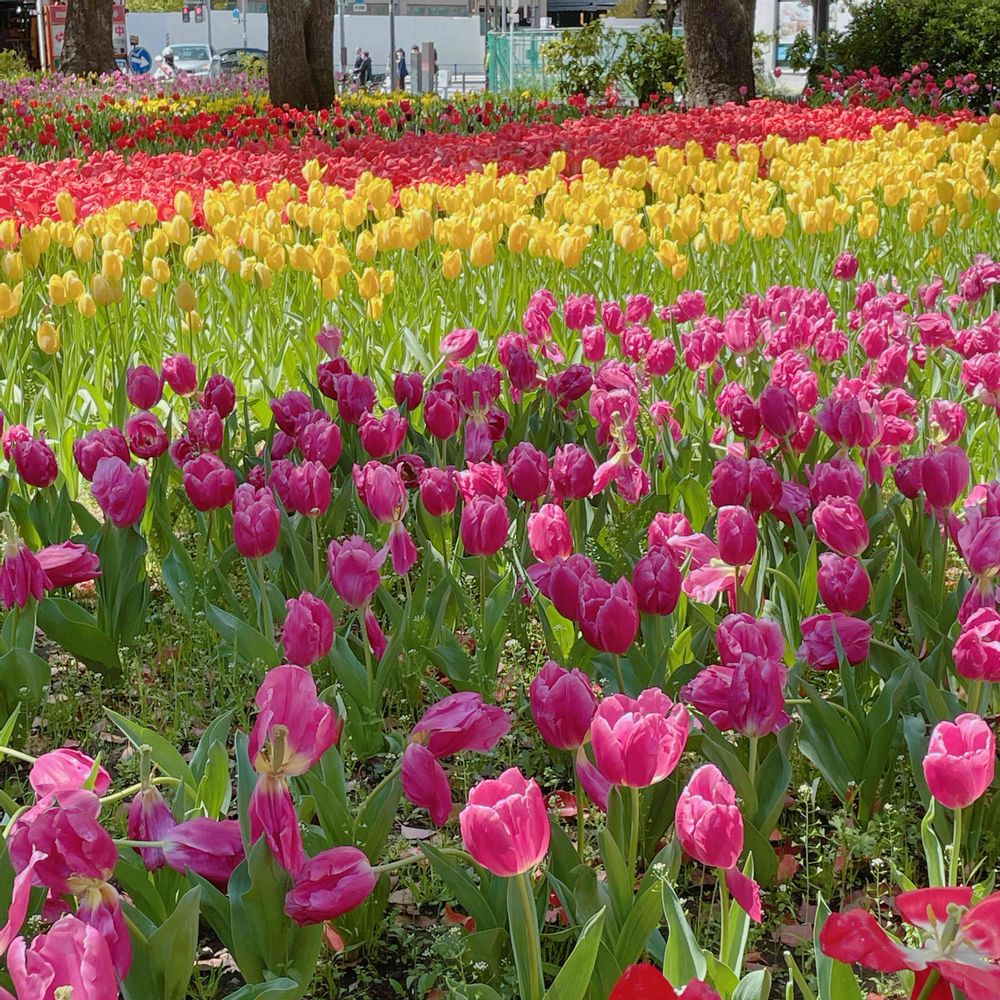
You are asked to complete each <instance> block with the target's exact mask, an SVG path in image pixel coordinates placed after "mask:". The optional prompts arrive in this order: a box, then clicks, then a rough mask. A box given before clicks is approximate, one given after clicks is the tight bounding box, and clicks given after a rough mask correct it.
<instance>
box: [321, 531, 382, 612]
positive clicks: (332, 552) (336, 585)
mask: <svg viewBox="0 0 1000 1000" xmlns="http://www.w3.org/2000/svg"><path fill="white" fill-rule="evenodd" d="M388 554H389V552H388V549H382V550H381V551H380V552H376V551H375V550H374V549H373V548H372V547H371V546H370V545H369V544H368V543H367V542H366V541H365V540H364V539H363V538H361V537H360V536H359V535H352V536H351V537H350V538H345V539H344V540H343V541H342V542H338V541H332V542H330V545H329V546H328V548H327V563H328V565H329V570H330V580H331V581H332V583H333V589H334V590H336V591H337V594H338V596H339V597H340V599H341V600H342V601H343V602H344V603H345V604H349V605H350V606H351V607H352V608H363V607H365V606H366V605H367V604H368V602H369V601H370V600H371V599H372V596H373V595H374V593H375V591H376V590H378V588H379V584H380V583H381V582H382V573H381V567H382V563H384V562H385V560H386V556H387V555H388Z"/></svg>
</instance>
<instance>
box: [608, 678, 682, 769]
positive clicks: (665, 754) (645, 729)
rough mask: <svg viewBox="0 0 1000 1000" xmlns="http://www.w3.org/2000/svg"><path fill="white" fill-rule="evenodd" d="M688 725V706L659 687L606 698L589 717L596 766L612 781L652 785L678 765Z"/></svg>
mask: <svg viewBox="0 0 1000 1000" xmlns="http://www.w3.org/2000/svg"><path fill="white" fill-rule="evenodd" d="M689 727H690V717H689V716H688V711H687V709H686V708H685V707H684V706H683V705H681V704H676V705H675V704H674V703H673V702H672V701H671V700H670V699H669V698H668V697H667V696H666V695H665V694H664V693H663V692H662V691H660V690H658V689H657V688H648V689H647V690H645V691H643V692H642V693H641V694H640V695H639V697H638V698H629V697H628V696H627V695H624V694H616V695H612V696H611V697H609V698H605V699H604V700H603V701H601V702H600V704H599V705H598V706H597V712H596V714H595V715H594V719H593V722H592V723H591V740H592V742H593V747H594V758H595V760H596V763H597V767H598V768H599V769H600V771H601V773H602V774H603V775H605V776H606V777H607V778H608V780H609V781H611V782H613V783H614V784H616V785H625V786H627V787H629V788H645V787H647V786H648V785H655V784H656V783H657V782H659V781H662V780H663V779H664V778H666V777H667V776H668V775H669V774H671V772H672V771H673V770H674V768H675V767H677V763H678V761H679V760H680V758H681V754H682V753H683V752H684V744H685V743H686V742H687V737H688V729H689Z"/></svg>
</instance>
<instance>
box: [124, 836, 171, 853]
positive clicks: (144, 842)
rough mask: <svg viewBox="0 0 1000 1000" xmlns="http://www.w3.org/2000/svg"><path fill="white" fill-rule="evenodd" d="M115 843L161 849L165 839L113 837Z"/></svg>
mask: <svg viewBox="0 0 1000 1000" xmlns="http://www.w3.org/2000/svg"><path fill="white" fill-rule="evenodd" d="M115 843H116V844H117V845H118V846H119V847H159V848H160V849H161V850H162V849H163V847H164V844H165V841H162V840H127V839H125V838H122V839H118V838H117V837H116V838H115Z"/></svg>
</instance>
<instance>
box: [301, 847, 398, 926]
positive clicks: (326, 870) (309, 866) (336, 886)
mask: <svg viewBox="0 0 1000 1000" xmlns="http://www.w3.org/2000/svg"><path fill="white" fill-rule="evenodd" d="M378 879H379V876H378V872H376V871H374V870H373V869H372V867H371V865H370V864H369V862H368V858H366V857H365V855H364V852H363V851H359V850H358V849H357V848H356V847H334V848H332V849H331V850H329V851H321V852H320V853H319V854H317V855H316V857H314V858H310V859H309V860H308V861H307V862H306V863H305V865H303V867H302V868H301V869H300V870H299V871H298V872H296V874H295V882H294V884H293V886H292V888H291V889H290V890H289V891H288V893H287V895H286V896H285V913H287V914H288V915H289V916H290V917H291V918H292V920H294V921H295V922H296V923H297V924H298V925H299V926H300V927H306V926H308V925H310V924H321V923H324V922H325V921H327V920H336V919H337V917H342V916H343V915H344V914H345V913H347V912H348V911H350V910H353V909H355V908H356V907H358V906H360V905H361V904H362V903H363V902H364V901H365V900H366V899H367V898H368V897H369V896H370V895H371V894H372V892H373V891H374V889H375V885H376V883H377V882H378Z"/></svg>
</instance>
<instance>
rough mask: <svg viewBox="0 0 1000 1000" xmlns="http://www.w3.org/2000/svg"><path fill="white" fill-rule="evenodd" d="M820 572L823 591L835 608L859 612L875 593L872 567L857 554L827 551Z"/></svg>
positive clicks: (820, 584)
mask: <svg viewBox="0 0 1000 1000" xmlns="http://www.w3.org/2000/svg"><path fill="white" fill-rule="evenodd" d="M819 559H820V568H819V572H818V574H817V576H816V582H817V584H818V585H819V594H820V597H822V598H823V603H824V604H825V605H826V606H827V607H828V608H829V609H830V610H831V611H842V612H845V613H847V614H856V613H857V612H858V611H860V610H861V609H862V608H863V607H864V606H865V605H866V604H867V603H868V598H869V597H870V596H871V591H872V583H871V580H870V579H869V577H868V571H867V570H866V569H865V567H864V565H863V564H862V563H861V561H860V560H858V559H855V557H854V556H838V555H836V553H833V552H824V553H823V554H822V555H821V556H820V557H819Z"/></svg>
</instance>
